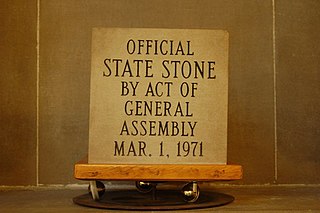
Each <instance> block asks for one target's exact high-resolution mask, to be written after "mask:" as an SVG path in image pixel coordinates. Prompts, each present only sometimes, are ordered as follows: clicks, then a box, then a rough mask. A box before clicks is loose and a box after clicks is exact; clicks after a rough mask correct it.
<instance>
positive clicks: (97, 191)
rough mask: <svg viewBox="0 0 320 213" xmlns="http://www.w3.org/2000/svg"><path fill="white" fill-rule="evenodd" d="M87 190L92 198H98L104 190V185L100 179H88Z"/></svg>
mask: <svg viewBox="0 0 320 213" xmlns="http://www.w3.org/2000/svg"><path fill="white" fill-rule="evenodd" d="M88 190H89V193H90V194H91V196H92V199H94V200H99V199H100V198H101V197H102V195H103V194H104V192H105V191H106V187H105V186H104V184H103V183H102V182H101V181H90V183H89V187H88Z"/></svg>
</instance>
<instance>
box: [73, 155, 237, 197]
mask: <svg viewBox="0 0 320 213" xmlns="http://www.w3.org/2000/svg"><path fill="white" fill-rule="evenodd" d="M74 177H75V178H76V179H79V180H87V181H90V185H89V188H90V191H91V195H92V198H93V199H94V200H99V199H100V197H101V196H102V194H103V193H104V190H105V187H104V185H103V184H102V182H100V181H98V180H108V181H115V180H116V181H119V180H120V181H129V180H130V181H136V186H137V189H138V191H141V192H150V191H152V189H154V188H155V185H156V184H157V183H159V182H167V181H183V182H189V183H188V184H186V185H185V186H184V187H183V189H182V192H183V195H184V198H185V200H186V201H187V202H195V201H197V199H198V197H199V194H200V189H199V186H198V184H197V182H198V181H217V180H239V179H241V178H242V166H241V165H212V164H200V165H198V164H197V165H186V164H184V165H180V164H174V165H171V164H170V165H167V164H166V165H164V164H159V165H158V164H156V165H154V164H142V165H140V164H139V165H137V164H134V165H130V164H129V165H128V164H126V165H121V164H88V161H87V159H85V160H83V161H81V162H78V163H77V164H75V168H74ZM101 184H102V185H101Z"/></svg>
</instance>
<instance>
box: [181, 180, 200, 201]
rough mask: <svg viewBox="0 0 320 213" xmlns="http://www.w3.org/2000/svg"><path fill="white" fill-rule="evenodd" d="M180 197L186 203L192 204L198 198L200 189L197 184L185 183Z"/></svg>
mask: <svg viewBox="0 0 320 213" xmlns="http://www.w3.org/2000/svg"><path fill="white" fill-rule="evenodd" d="M182 195H183V198H184V200H185V201H187V202H188V203H194V202H196V201H197V200H198V198H199V196H200V188H199V186H198V184H197V182H191V183H187V184H186V185H185V186H184V187H183V188H182Z"/></svg>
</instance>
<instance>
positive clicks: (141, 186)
mask: <svg viewBox="0 0 320 213" xmlns="http://www.w3.org/2000/svg"><path fill="white" fill-rule="evenodd" d="M155 185H156V184H155V183H151V182H143V181H136V187H137V190H138V191H139V192H142V193H148V192H151V191H152V189H153V187H154V186H155Z"/></svg>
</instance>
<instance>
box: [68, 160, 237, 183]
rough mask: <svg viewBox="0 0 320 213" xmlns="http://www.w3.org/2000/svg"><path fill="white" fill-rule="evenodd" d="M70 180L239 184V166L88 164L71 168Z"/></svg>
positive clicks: (84, 163) (81, 163) (79, 164)
mask: <svg viewBox="0 0 320 213" xmlns="http://www.w3.org/2000/svg"><path fill="white" fill-rule="evenodd" d="M74 177H75V178H76V179H80V180H136V181H214V180H239V179H241V178H242V166H241V165H210V164H209V165H206V164H202V165H185V164H184V165H179V164H178V165H177V164H174V165H167V164H166V165H164V164H160V165H159V164H156V165H154V164H144V165H140V164H139V165H128V164H126V165H121V164H116V165H115V164H88V163H87V162H86V161H83V162H79V163H77V164H76V165H75V170H74Z"/></svg>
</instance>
